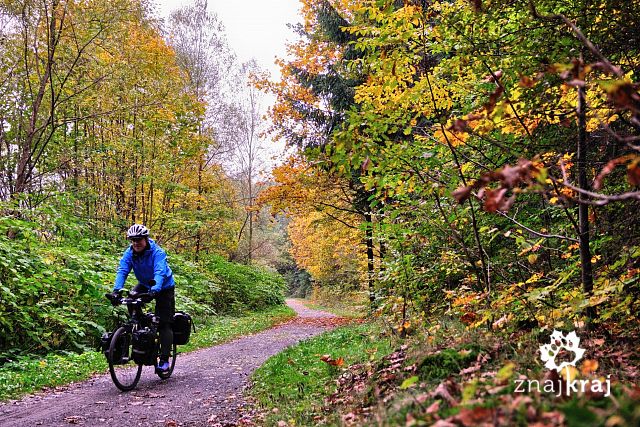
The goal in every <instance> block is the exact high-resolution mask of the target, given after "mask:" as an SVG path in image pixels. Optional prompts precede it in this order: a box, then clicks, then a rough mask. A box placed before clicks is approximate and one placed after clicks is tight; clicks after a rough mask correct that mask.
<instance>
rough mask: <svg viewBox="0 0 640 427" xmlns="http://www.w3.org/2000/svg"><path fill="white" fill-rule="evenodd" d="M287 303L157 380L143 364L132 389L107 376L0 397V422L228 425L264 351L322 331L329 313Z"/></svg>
mask: <svg viewBox="0 0 640 427" xmlns="http://www.w3.org/2000/svg"><path fill="white" fill-rule="evenodd" d="M287 304H288V305H289V306H290V307H292V308H293V309H294V310H296V312H297V313H298V317H297V318H295V319H293V320H292V321H289V322H287V323H285V324H282V325H280V326H276V327H274V328H272V329H269V330H266V331H263V332H260V333H257V334H254V335H250V336H245V337H242V338H239V339H236V340H235V341H231V342H229V343H226V344H221V345H217V346H215V347H210V348H206V349H201V350H198V351H194V352H192V353H188V354H181V355H179V356H178V360H177V363H176V368H175V371H174V372H173V375H172V376H171V378H169V379H168V380H164V381H163V380H161V379H160V378H158V377H157V376H156V375H155V374H154V373H153V368H152V367H147V366H145V367H144V368H143V370H142V377H141V379H140V383H139V384H138V387H137V388H136V389H135V390H133V391H131V392H128V393H122V392H120V391H119V390H118V389H117V388H116V387H115V386H114V385H113V383H112V382H111V378H110V377H109V375H108V374H106V375H100V376H96V377H94V378H92V379H90V380H87V381H84V382H81V383H76V384H72V385H70V386H67V387H63V388H60V389H58V390H56V391H52V392H46V393H39V394H35V395H31V396H27V397H25V398H23V399H21V400H18V401H10V402H6V403H0V426H1V427H18V426H20V427H22V426H25V427H26V426H29V427H32V426H64V427H68V426H73V425H86V426H157V427H163V426H170V427H174V426H228V425H236V424H237V423H238V422H239V421H240V420H241V418H242V414H243V413H244V412H246V411H247V410H249V412H250V408H247V404H246V402H245V400H244V399H243V397H242V392H243V388H244V387H245V386H246V385H247V378H248V377H249V376H250V374H251V373H252V372H253V371H254V370H255V369H256V368H257V367H259V366H260V365H261V364H262V363H264V362H265V361H266V360H267V359H268V358H269V357H270V356H272V355H274V354H276V353H278V352H280V351H282V350H284V349H285V348H286V347H288V346H290V345H292V344H295V343H297V342H298V341H301V340H303V339H305V338H309V337H312V336H314V335H317V334H320V333H322V332H324V331H325V330H327V329H328V328H329V327H330V326H329V325H331V321H328V320H329V318H333V317H335V316H334V315H332V314H330V313H325V312H321V311H317V310H311V309H308V308H306V307H305V306H304V305H302V304H301V303H299V302H297V301H294V300H287Z"/></svg>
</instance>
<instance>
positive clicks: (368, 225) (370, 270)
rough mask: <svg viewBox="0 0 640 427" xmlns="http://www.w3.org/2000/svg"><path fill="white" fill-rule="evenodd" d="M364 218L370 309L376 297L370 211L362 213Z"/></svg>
mask: <svg viewBox="0 0 640 427" xmlns="http://www.w3.org/2000/svg"><path fill="white" fill-rule="evenodd" d="M364 220H365V222H366V228H365V236H366V245H367V283H368V287H369V302H370V304H371V309H372V310H373V308H374V302H375V299H376V294H375V282H374V280H373V274H374V264H373V221H372V217H371V213H370V212H366V213H365V214H364Z"/></svg>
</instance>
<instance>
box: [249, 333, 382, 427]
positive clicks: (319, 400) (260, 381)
mask: <svg viewBox="0 0 640 427" xmlns="http://www.w3.org/2000/svg"><path fill="white" fill-rule="evenodd" d="M391 349H392V347H391V341H390V339H388V338H385V337H381V334H380V329H379V327H378V326H377V325H375V324H371V323H366V324H361V325H355V326H346V327H342V328H338V329H336V330H333V331H331V332H326V333H324V334H322V335H319V336H317V337H314V338H311V339H309V340H306V341H303V342H302V343H300V344H298V345H296V346H293V347H289V348H288V349H286V350H285V351H283V352H281V353H279V354H277V355H275V356H273V357H271V358H270V359H269V360H267V362H266V363H265V364H264V365H262V366H261V367H260V368H258V370H256V372H255V373H254V375H253V377H252V379H253V387H252V388H251V390H250V391H249V393H250V396H251V397H252V399H253V400H254V401H255V402H256V403H257V404H258V405H259V406H260V407H261V408H262V410H264V412H265V413H266V424H267V425H276V424H277V422H278V421H281V420H284V421H286V422H288V423H289V424H292V425H293V424H295V425H313V424H314V421H315V420H314V417H315V416H318V415H321V414H322V405H323V401H324V398H325V397H327V396H328V395H330V394H331V393H333V392H334V391H335V385H334V382H333V380H334V379H336V378H337V377H338V376H339V375H340V373H341V371H342V369H341V368H340V367H336V366H332V365H330V364H328V363H326V362H323V361H322V360H320V357H321V356H322V355H325V354H328V355H330V356H331V357H332V358H333V359H338V358H340V357H342V358H343V359H344V366H345V367H346V366H348V365H350V364H354V363H362V362H365V361H368V360H372V359H378V358H380V357H383V356H384V355H386V354H388V353H389V352H390V351H391ZM276 408H277V409H276ZM324 415H326V414H324Z"/></svg>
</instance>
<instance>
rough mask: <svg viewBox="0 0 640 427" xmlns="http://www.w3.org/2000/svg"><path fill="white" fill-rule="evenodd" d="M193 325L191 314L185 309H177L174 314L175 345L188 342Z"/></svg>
mask: <svg viewBox="0 0 640 427" xmlns="http://www.w3.org/2000/svg"><path fill="white" fill-rule="evenodd" d="M192 327H194V326H193V320H191V316H189V315H188V314H187V313H185V312H183V311H177V312H176V314H175V315H174V316H173V343H174V344H175V345H185V344H186V343H188V342H189V336H190V335H191V328H192ZM194 328H195V327H194Z"/></svg>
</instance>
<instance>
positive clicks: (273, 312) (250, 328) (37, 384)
mask: <svg viewBox="0 0 640 427" xmlns="http://www.w3.org/2000/svg"><path fill="white" fill-rule="evenodd" d="M294 316H295V312H294V311H293V310H291V309H290V308H289V307H286V306H276V307H272V308H270V309H267V310H263V311H259V312H253V313H249V314H247V315H244V316H240V317H216V318H208V319H206V321H205V323H203V324H196V328H197V329H196V330H197V332H196V333H195V334H192V335H191V339H190V342H189V344H187V345H185V346H181V347H180V348H179V351H180V352H182V353H184V352H187V351H193V350H196V349H198V348H203V347H209V346H212V345H216V344H220V343H223V342H226V341H229V340H231V339H233V338H236V337H238V336H242V335H246V334H250V333H254V332H258V331H261V330H264V329H268V328H270V327H271V326H273V325H275V324H277V323H280V322H282V321H284V320H287V319H290V318H291V317H294ZM179 363H180V361H179V359H178V364H179ZM107 368H108V367H107V362H106V360H105V358H104V356H103V355H102V353H99V352H86V353H83V354H65V355H48V356H46V357H40V358H27V357H24V358H20V359H18V360H15V361H12V362H9V363H5V364H4V365H2V366H0V401H1V400H7V399H15V398H18V397H20V396H22V395H25V394H28V393H32V392H34V391H38V390H41V389H45V388H48V387H55V386H60V385H64V384H68V383H71V382H74V381H81V380H84V379H87V378H89V377H91V376H92V375H94V374H96V373H102V372H105V371H106V370H107Z"/></svg>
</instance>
